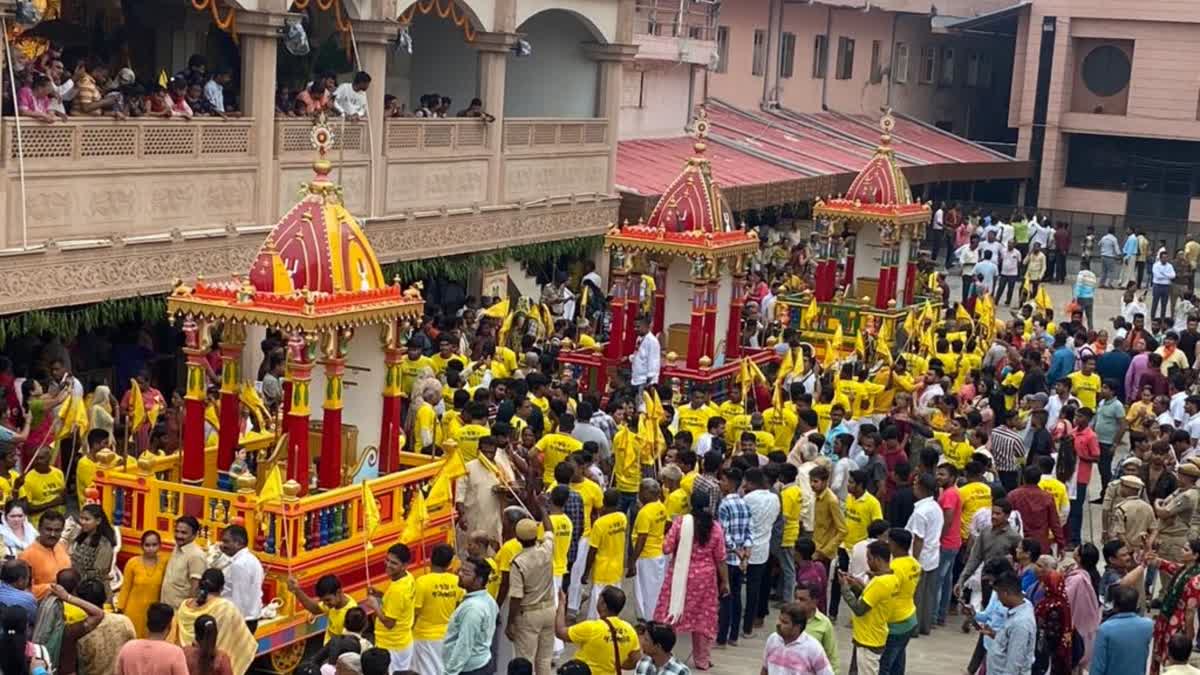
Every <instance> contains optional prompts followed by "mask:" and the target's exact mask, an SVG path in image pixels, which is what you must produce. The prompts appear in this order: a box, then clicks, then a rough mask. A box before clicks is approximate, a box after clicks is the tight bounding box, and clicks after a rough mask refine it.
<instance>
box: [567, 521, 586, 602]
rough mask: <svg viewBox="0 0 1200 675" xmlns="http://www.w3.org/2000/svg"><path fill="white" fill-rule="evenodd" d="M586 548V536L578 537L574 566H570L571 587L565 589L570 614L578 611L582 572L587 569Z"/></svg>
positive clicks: (581, 588)
mask: <svg viewBox="0 0 1200 675" xmlns="http://www.w3.org/2000/svg"><path fill="white" fill-rule="evenodd" d="M588 546H589V543H588V538H587V535H586V534H585V535H582V536H581V537H579V548H577V549H576V550H577V551H578V552H577V553H576V554H575V564H574V565H571V587H570V588H568V589H567V610H568V611H571V612H578V611H579V603H580V601H581V599H582V597H583V594H582V591H583V570H584V568H586V567H587V558H588Z"/></svg>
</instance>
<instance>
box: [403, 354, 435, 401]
mask: <svg viewBox="0 0 1200 675" xmlns="http://www.w3.org/2000/svg"><path fill="white" fill-rule="evenodd" d="M426 368H428V369H429V370H430V371H432V370H433V361H431V360H430V359H429V357H428V356H420V357H417V360H416V361H414V360H412V359H410V358H408V357H407V356H405V357H404V358H403V359H400V393H401V394H402V395H404V396H412V393H413V390H412V389H413V384H415V383H416V381H417V376H419V375H420V374H421V371H422V370H425V369H426Z"/></svg>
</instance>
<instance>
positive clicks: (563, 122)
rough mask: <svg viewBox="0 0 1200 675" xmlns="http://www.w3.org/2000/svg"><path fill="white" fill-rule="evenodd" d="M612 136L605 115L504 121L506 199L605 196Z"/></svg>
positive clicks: (610, 158) (513, 200)
mask: <svg viewBox="0 0 1200 675" xmlns="http://www.w3.org/2000/svg"><path fill="white" fill-rule="evenodd" d="M610 134H611V129H610V128H609V124H608V120H607V119H604V118H583V119H578V118H565V119H553V118H525V117H522V118H511V119H507V120H504V179H503V181H504V190H503V191H504V196H505V198H506V199H507V200H509V201H512V202H516V201H534V200H538V199H546V198H555V197H569V196H571V195H578V194H593V193H594V194H606V193H607V192H608V191H609V186H608V164H609V162H610V161H612V157H611V153H610V150H611V147H610V145H609V141H610Z"/></svg>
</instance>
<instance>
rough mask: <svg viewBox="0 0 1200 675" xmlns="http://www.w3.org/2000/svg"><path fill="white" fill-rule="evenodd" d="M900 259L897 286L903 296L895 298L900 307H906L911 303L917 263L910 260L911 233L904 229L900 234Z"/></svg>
mask: <svg viewBox="0 0 1200 675" xmlns="http://www.w3.org/2000/svg"><path fill="white" fill-rule="evenodd" d="M899 255H900V259H899V265H898V267H899V269H898V270H897V273H898V279H897V284H896V285H897V286H898V287H899V288H903V289H904V295H901V296H899V297H897V298H896V303H897V305H898V306H900V307H907V306H908V305H911V304H912V302H913V291H914V290H915V289H916V282H917V262H916V261H915V260H913V259H912V232H911V231H910V230H909V229H908V228H904V229H903V230H901V232H900V253H899Z"/></svg>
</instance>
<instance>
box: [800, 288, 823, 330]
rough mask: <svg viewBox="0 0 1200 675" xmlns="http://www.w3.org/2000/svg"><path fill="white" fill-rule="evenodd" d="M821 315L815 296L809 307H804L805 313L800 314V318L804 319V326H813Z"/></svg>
mask: <svg viewBox="0 0 1200 675" xmlns="http://www.w3.org/2000/svg"><path fill="white" fill-rule="evenodd" d="M820 315H821V311H820V309H818V308H817V298H816V296H814V297H813V299H812V300H810V301H809V302H808V307H805V308H804V313H803V314H801V315H800V318H801V319H802V320H803V322H804V326H806V327H811V326H812V325H813V322H814V321H816V320H817V317H819V316H820Z"/></svg>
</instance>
